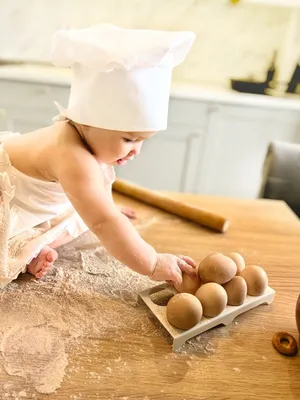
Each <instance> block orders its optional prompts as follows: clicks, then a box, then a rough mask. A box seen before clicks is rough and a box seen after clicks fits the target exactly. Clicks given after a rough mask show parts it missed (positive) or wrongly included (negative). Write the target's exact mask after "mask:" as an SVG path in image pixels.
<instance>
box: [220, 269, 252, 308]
mask: <svg viewBox="0 0 300 400" xmlns="http://www.w3.org/2000/svg"><path fill="white" fill-rule="evenodd" d="M223 287H224V289H225V290H226V293H227V297H228V300H227V304H229V305H230V306H240V305H241V304H243V303H244V301H245V299H246V296H247V284H246V281H245V279H244V278H242V277H241V276H235V277H233V278H232V279H231V281H229V282H227V283H225V285H224V286H223Z"/></svg>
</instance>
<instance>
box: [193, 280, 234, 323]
mask: <svg viewBox="0 0 300 400" xmlns="http://www.w3.org/2000/svg"><path fill="white" fill-rule="evenodd" d="M195 296H196V297H197V298H198V299H199V300H200V303H201V304H202V308H203V315H204V316H205V317H215V316H217V315H219V314H221V312H222V311H223V310H224V309H225V307H226V305H227V293H226V290H225V289H224V288H223V286H221V285H219V284H218V283H215V282H210V283H205V284H204V285H202V286H201V287H200V288H199V289H198V290H197V292H196V294H195Z"/></svg>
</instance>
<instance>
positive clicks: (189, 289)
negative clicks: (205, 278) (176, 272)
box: [174, 272, 201, 294]
mask: <svg viewBox="0 0 300 400" xmlns="http://www.w3.org/2000/svg"><path fill="white" fill-rule="evenodd" d="M200 286H201V279H200V277H199V276H198V275H197V276H196V277H195V278H191V277H190V276H189V275H188V274H187V273H186V272H183V273H182V283H181V284H180V285H175V284H174V287H175V289H176V290H178V292H180V293H190V294H195V293H196V292H197V290H198V289H199V287H200Z"/></svg>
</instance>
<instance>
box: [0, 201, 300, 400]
mask: <svg viewBox="0 0 300 400" xmlns="http://www.w3.org/2000/svg"><path fill="white" fill-rule="evenodd" d="M172 197H174V198H179V199H181V200H186V201H188V202H190V203H192V204H195V205H199V206H201V207H204V208H207V209H208V210H210V211H215V212H217V213H219V214H223V215H224V216H225V217H228V218H229V219H230V220H231V226H230V228H229V230H228V232H227V233H226V234H219V233H215V232H213V231H210V230H208V229H205V228H201V227H199V226H196V225H193V224H191V223H188V222H185V221H182V220H180V219H177V218H176V217H173V216H170V215H166V214H165V213H163V212H160V211H158V210H156V209H154V208H151V207H147V206H145V205H142V204H140V203H137V202H135V201H133V200H130V199H127V198H124V197H122V196H120V195H117V194H115V199H116V201H117V202H118V203H120V204H122V205H125V206H130V207H133V208H134V209H135V210H136V211H137V214H138V216H139V218H140V220H146V219H147V218H148V219H149V220H152V223H151V224H149V226H147V228H143V229H141V235H142V236H143V237H144V239H146V240H147V241H148V242H149V243H150V244H152V245H153V246H154V247H155V248H156V249H157V251H159V252H171V253H175V254H186V255H189V256H190V257H193V258H194V259H195V260H196V261H197V262H199V261H200V260H201V259H202V257H204V256H206V255H207V254H209V253H210V252H213V251H218V252H223V253H226V252H230V251H237V252H240V253H241V254H242V255H243V256H244V258H245V260H246V263H247V264H257V265H260V266H261V267H263V268H264V269H265V271H266V272H267V274H268V277H269V285H270V286H271V287H272V288H273V289H275V291H276V296H275V300H274V302H273V304H272V305H269V306H268V305H263V306H259V307H258V308H256V309H254V310H251V311H249V312H247V313H245V314H243V315H241V316H239V317H238V318H237V319H236V320H235V321H234V322H233V323H232V324H230V325H228V326H226V327H217V328H215V329H212V330H211V331H209V332H205V333H204V334H202V335H200V336H199V337H197V338H194V339H192V340H191V342H190V343H189V344H186V345H184V348H183V350H182V351H180V352H178V353H173V352H172V348H171V340H170V337H169V335H168V334H167V333H166V332H165V331H164V329H162V328H161V326H160V325H159V323H158V322H157V320H156V319H155V318H154V317H153V315H151V312H150V311H149V310H147V309H146V307H144V306H143V305H140V306H139V307H138V309H139V312H140V313H141V315H142V318H143V321H144V326H146V327H147V331H146V330H141V325H140V324H137V326H136V327H135V325H134V321H132V319H131V320H130V321H129V320H128V325H131V329H128V331H127V330H125V331H122V332H120V331H115V332H110V335H108V336H107V337H104V338H103V339H97V340H94V339H85V342H84V345H85V351H84V352H82V353H81V355H78V353H75V352H74V353H71V354H69V362H70V363H71V364H72V365H76V366H77V367H79V370H77V372H76V370H74V371H75V372H74V373H73V374H72V373H71V374H69V375H68V376H67V377H65V379H64V380H63V382H62V385H61V388H60V389H58V391H57V392H56V393H54V394H51V395H48V396H44V395H39V394H38V395H37V396H36V398H38V399H44V398H47V399H51V400H52V399H73V400H79V399H81V400H83V399H84V400H85V399H86V400H89V399H105V400H109V399H119V400H159V399H163V400H184V399H185V400H195V399H199V400H200V399H210V400H225V399H230V400H236V399H239V400H244V399H245V400H252V399H253V400H254V399H255V400H258V399H260V400H262V399H266V400H267V399H272V400H274V399H276V400H277V399H282V400H292V399H293V400H296V399H297V400H299V399H300V379H299V377H300V355H299V356H296V357H293V358H287V357H284V356H282V355H280V354H279V353H277V352H276V351H275V350H274V348H273V347H272V336H273V334H274V333H276V332H278V331H287V332H289V333H291V334H292V335H294V336H295V337H296V338H297V339H298V334H297V330H296V323H295V305H296V301H297V297H298V295H299V292H300V267H299V265H300V223H299V220H298V219H297V218H296V216H295V215H294V214H293V213H292V211H291V210H290V209H289V208H288V207H287V206H286V204H285V203H283V202H280V201H269V200H238V199H224V198H216V197H206V196H195V195H182V194H181V195H179V194H172ZM136 224H137V227H138V224H139V220H137V222H136ZM128 307H130V306H128ZM126 315H127V314H126V313H125V314H124V316H122V315H116V316H115V318H120V319H121V318H127V317H126ZM123 322H124V323H125V322H126V321H123ZM87 354H88V356H87ZM91 371H92V372H91ZM89 373H94V374H98V376H100V377H101V379H99V380H98V381H97V380H92V379H88V378H87V376H88V374H89ZM5 376H6V375H5V373H4V372H1V371H0V378H1V380H2V379H3V380H4V381H5ZM19 388H21V386H19ZM16 392H17V391H16Z"/></svg>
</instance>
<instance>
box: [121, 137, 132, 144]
mask: <svg viewBox="0 0 300 400" xmlns="http://www.w3.org/2000/svg"><path fill="white" fill-rule="evenodd" d="M123 140H124V142H126V143H130V142H134V140H132V139H127V138H123Z"/></svg>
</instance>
